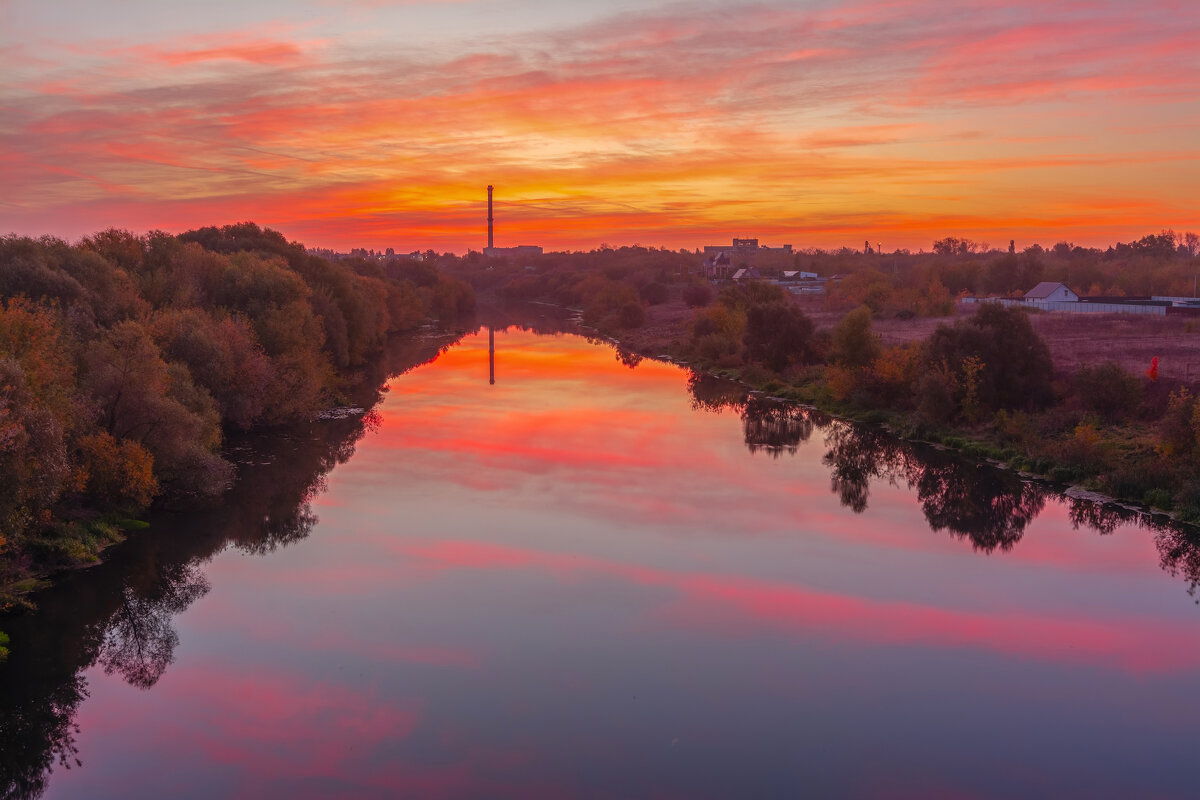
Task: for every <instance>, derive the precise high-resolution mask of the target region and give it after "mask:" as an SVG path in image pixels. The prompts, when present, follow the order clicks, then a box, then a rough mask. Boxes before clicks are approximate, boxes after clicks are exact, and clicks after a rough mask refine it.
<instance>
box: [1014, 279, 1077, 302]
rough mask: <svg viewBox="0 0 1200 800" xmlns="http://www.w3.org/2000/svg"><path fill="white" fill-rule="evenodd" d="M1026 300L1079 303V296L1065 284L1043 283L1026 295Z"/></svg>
mask: <svg viewBox="0 0 1200 800" xmlns="http://www.w3.org/2000/svg"><path fill="white" fill-rule="evenodd" d="M1025 299H1026V300H1041V301H1045V302H1050V301H1053V302H1057V303H1077V302H1079V295H1077V294H1075V293H1074V292H1073V291H1071V290H1070V289H1069V288H1067V285H1066V284H1065V283H1055V282H1053V281H1042V282H1041V283H1039V284H1038V285H1037V286H1035V287H1033V288H1032V289H1030V290H1029V291H1028V292H1026V293H1025Z"/></svg>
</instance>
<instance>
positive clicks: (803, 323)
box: [743, 301, 815, 372]
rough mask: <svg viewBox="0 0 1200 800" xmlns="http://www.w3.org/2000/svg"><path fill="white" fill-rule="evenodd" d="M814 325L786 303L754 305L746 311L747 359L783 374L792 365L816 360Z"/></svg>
mask: <svg viewBox="0 0 1200 800" xmlns="http://www.w3.org/2000/svg"><path fill="white" fill-rule="evenodd" d="M813 330H814V328H813V323H812V320H810V319H809V318H808V317H807V316H805V314H804V312H803V311H801V310H800V309H798V308H796V307H795V306H793V305H792V304H791V303H788V302H786V301H785V302H770V303H765V304H755V305H751V306H748V307H747V309H746V335H745V337H744V340H743V341H744V342H745V345H746V356H747V358H749V359H752V360H755V361H759V362H761V363H763V364H764V365H766V366H767V367H769V368H771V369H773V370H775V371H776V372H782V371H783V370H785V369H787V367H788V366H790V365H792V364H807V363H810V362H812V361H814V360H815V350H814V347H813Z"/></svg>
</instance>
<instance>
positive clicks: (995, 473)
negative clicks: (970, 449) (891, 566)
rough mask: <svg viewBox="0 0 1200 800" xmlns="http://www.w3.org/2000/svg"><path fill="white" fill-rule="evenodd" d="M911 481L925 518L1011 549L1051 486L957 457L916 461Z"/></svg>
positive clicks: (992, 546) (984, 546) (988, 545)
mask: <svg viewBox="0 0 1200 800" xmlns="http://www.w3.org/2000/svg"><path fill="white" fill-rule="evenodd" d="M909 481H910V484H911V485H915V486H916V487H917V499H918V500H919V501H920V503H921V508H922V510H923V511H924V512H925V519H926V520H927V521H928V522H929V526H930V527H931V528H933V529H934V530H935V531H941V530H948V531H950V532H951V533H952V534H954V535H955V536H959V537H963V538H966V539H968V540H969V541H970V542H971V546H972V547H973V548H974V549H976V550H980V551H982V552H985V553H990V552H992V551H994V550H997V549H999V550H1001V551H1005V552H1007V551H1008V550H1011V549H1012V548H1013V545H1015V544H1016V543H1017V542H1019V541H1020V540H1021V537H1022V536H1023V535H1024V534H1025V528H1026V527H1028V526H1029V523H1030V522H1032V521H1033V520H1034V519H1035V518H1036V517H1037V515H1038V514H1040V513H1041V512H1042V508H1043V507H1045V505H1046V494H1047V492H1046V490H1045V489H1043V488H1042V487H1040V486H1038V485H1036V484H1034V483H1031V482H1029V481H1025V480H1022V479H1021V478H1020V477H1018V476H1016V475H1013V474H1012V473H1010V472H1005V471H1004V470H999V469H995V468H993V467H990V466H987V465H986V464H972V463H969V462H966V461H963V460H961V459H958V458H947V459H946V460H945V461H944V462H942V463H940V464H938V463H924V464H916V463H914V465H913V469H912V471H911V472H910V477H909Z"/></svg>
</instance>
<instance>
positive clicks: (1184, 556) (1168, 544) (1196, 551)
mask: <svg viewBox="0 0 1200 800" xmlns="http://www.w3.org/2000/svg"><path fill="white" fill-rule="evenodd" d="M1151 525H1152V523H1151ZM1153 527H1155V528H1157V530H1156V531H1155V534H1154V544H1155V546H1156V547H1158V557H1159V564H1160V565H1161V566H1162V568H1163V570H1164V571H1166V573H1167V574H1168V575H1171V576H1174V577H1181V578H1183V579H1184V580H1185V581H1187V592H1188V594H1189V595H1191V596H1192V597H1195V598H1196V602H1197V603H1200V597H1197V587H1200V531H1198V530H1196V529H1195V528H1190V527H1184V526H1182V525H1161V526H1157V525H1153Z"/></svg>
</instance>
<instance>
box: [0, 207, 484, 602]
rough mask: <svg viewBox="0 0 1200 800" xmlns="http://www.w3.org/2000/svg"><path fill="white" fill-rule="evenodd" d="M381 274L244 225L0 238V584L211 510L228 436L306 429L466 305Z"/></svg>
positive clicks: (440, 283)
mask: <svg viewBox="0 0 1200 800" xmlns="http://www.w3.org/2000/svg"><path fill="white" fill-rule="evenodd" d="M389 270H390V271H385V269H384V267H383V266H381V265H379V264H376V263H373V262H368V261H363V260H347V261H339V262H337V263H331V262H329V261H326V260H325V259H322V258H318V257H316V256H312V255H309V254H307V253H306V252H305V250H304V248H303V247H302V246H301V245H298V244H294V243H289V242H287V241H286V240H285V239H284V237H283V236H282V235H280V234H279V233H277V232H275V231H271V230H264V229H261V228H259V227H258V226H257V225H254V224H253V223H243V224H238V225H230V226H226V227H222V228H215V227H212V228H202V229H200V230H195V231H190V232H188V233H185V234H182V235H179V236H172V235H169V234H165V233H161V232H152V233H149V234H146V235H142V236H139V235H134V234H132V233H129V232H126V231H119V230H108V231H104V232H101V233H98V234H96V235H94V236H90V237H87V238H85V239H83V240H82V241H81V242H79V243H78V244H74V245H71V244H68V243H66V242H63V241H60V240H57V239H52V238H42V239H29V238H23V237H16V236H8V237H4V238H3V239H0V475H2V476H3V478H4V479H3V481H0V586H3V585H5V584H12V583H13V582H14V581H15V580H17V579H20V578H21V577H22V576H25V575H28V574H29V573H30V571H31V570H34V569H44V568H50V567H55V566H59V565H63V564H71V563H77V562H80V561H86V560H89V559H92V558H94V554H95V552H96V551H97V550H98V549H99V548H100V547H102V546H103V545H105V544H106V543H108V542H110V541H112V540H115V539H116V538H118V537H119V535H120V533H119V530H118V525H116V524H114V523H115V522H117V521H121V520H129V519H130V518H132V517H135V516H136V515H137V514H139V513H140V512H141V511H142V510H144V509H145V508H146V507H147V506H148V505H149V504H150V503H151V502H153V501H154V500H155V498H160V497H168V498H170V499H172V500H174V501H180V500H189V499H202V498H208V497H212V496H214V495H217V494H219V493H220V492H221V491H223V490H224V488H225V487H226V486H228V485H229V482H230V480H231V478H232V474H233V469H232V467H231V465H230V463H229V462H228V461H227V460H226V459H225V458H223V457H222V455H221V449H220V448H221V442H222V438H223V435H224V433H225V432H227V431H229V430H236V429H242V430H244V429H249V428H252V427H256V426H268V425H277V424H282V423H286V422H289V421H292V420H297V419H302V418H305V417H307V416H311V415H312V414H313V413H315V412H316V411H318V410H319V409H321V408H322V407H325V406H327V405H329V404H331V403H335V402H337V401H338V399H339V394H340V393H341V392H342V390H343V389H344V387H345V386H346V385H347V384H348V383H349V382H352V381H353V380H354V378H355V376H356V375H358V374H359V373H361V371H362V369H363V368H364V366H365V365H366V364H367V363H368V361H369V360H370V359H371V358H372V357H373V356H374V354H375V353H377V352H378V350H379V349H380V346H381V345H382V343H383V342H384V340H385V338H386V337H387V336H388V335H389V334H390V333H393V332H396V331H402V330H407V329H410V328H413V327H415V326H417V325H419V324H421V323H422V322H423V321H424V320H425V319H426V318H427V316H428V315H429V314H431V313H434V314H437V315H439V316H442V317H449V316H453V315H456V314H459V313H461V312H466V311H470V310H472V309H473V307H474V294H473V292H472V291H471V289H470V287H469V286H467V285H466V284H464V283H463V282H461V281H458V280H456V279H453V278H449V277H446V276H442V275H440V274H438V272H437V270H436V268H434V267H433V266H432V265H429V264H398V265H390V266H389ZM126 524H128V523H126Z"/></svg>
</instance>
